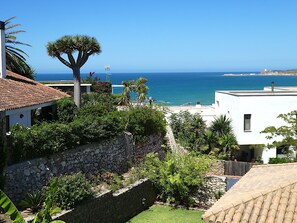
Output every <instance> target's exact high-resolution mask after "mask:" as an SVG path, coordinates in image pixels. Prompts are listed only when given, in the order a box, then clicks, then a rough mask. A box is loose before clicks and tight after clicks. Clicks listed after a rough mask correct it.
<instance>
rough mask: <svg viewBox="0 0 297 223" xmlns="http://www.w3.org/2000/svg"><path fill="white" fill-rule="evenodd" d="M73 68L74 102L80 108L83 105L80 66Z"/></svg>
mask: <svg viewBox="0 0 297 223" xmlns="http://www.w3.org/2000/svg"><path fill="white" fill-rule="evenodd" d="M72 70H73V79H74V92H73V96H74V102H75V104H76V106H77V107H78V108H80V105H81V90H80V82H81V80H80V68H79V67H75V68H73V69H72Z"/></svg>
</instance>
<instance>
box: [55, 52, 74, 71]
mask: <svg viewBox="0 0 297 223" xmlns="http://www.w3.org/2000/svg"><path fill="white" fill-rule="evenodd" d="M56 57H57V58H58V59H59V60H60V61H61V62H62V63H63V64H64V65H66V66H67V67H69V68H71V64H70V63H69V62H68V61H67V60H65V59H64V58H63V57H61V55H60V54H56Z"/></svg>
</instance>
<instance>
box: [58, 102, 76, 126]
mask: <svg viewBox="0 0 297 223" xmlns="http://www.w3.org/2000/svg"><path fill="white" fill-rule="evenodd" d="M76 110H77V107H76V105H75V103H74V101H73V100H72V99H71V98H66V97H65V98H62V99H60V100H58V101H57V116H58V121H59V122H60V123H69V122H72V121H73V119H74V116H75V113H76Z"/></svg>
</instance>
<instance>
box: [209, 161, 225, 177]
mask: <svg viewBox="0 0 297 223" xmlns="http://www.w3.org/2000/svg"><path fill="white" fill-rule="evenodd" d="M224 173H225V161H224V160H216V161H215V162H214V163H213V164H212V165H211V166H210V168H209V171H208V172H207V175H209V176H213V175H215V176H222V175H224Z"/></svg>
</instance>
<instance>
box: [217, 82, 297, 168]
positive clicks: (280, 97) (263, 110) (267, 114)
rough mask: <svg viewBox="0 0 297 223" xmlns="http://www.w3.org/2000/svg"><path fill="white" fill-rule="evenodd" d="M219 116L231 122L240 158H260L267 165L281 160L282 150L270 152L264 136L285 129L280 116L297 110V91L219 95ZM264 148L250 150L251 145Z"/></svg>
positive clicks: (283, 90)
mask: <svg viewBox="0 0 297 223" xmlns="http://www.w3.org/2000/svg"><path fill="white" fill-rule="evenodd" d="M215 110H216V114H217V115H220V114H226V116H227V117H228V118H230V119H231V120H232V126H233V131H234V133H235V135H236V138H237V141H238V144H239V145H240V146H241V152H240V154H238V156H239V157H240V158H241V159H244V160H246V161H251V160H253V159H256V158H258V157H261V158H262V159H263V161H264V163H268V161H269V158H271V157H277V156H281V155H282V154H281V153H282V150H280V149H276V148H270V149H268V148H267V147H266V145H267V144H268V143H270V142H269V141H268V140H267V139H266V138H265V134H261V133H260V132H261V131H263V130H264V129H265V128H266V127H268V126H276V127H279V126H281V125H284V124H286V123H284V122H283V121H282V120H281V119H279V118H277V116H278V115H279V114H285V113H289V112H291V111H294V110H297V89H296V87H278V88H272V89H271V87H270V88H269V87H267V88H264V90H262V91H261V90H260V91H252V90H249V91H216V92H215ZM260 144H262V145H263V144H264V145H265V148H263V149H261V148H256V149H255V148H254V149H251V145H260Z"/></svg>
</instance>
